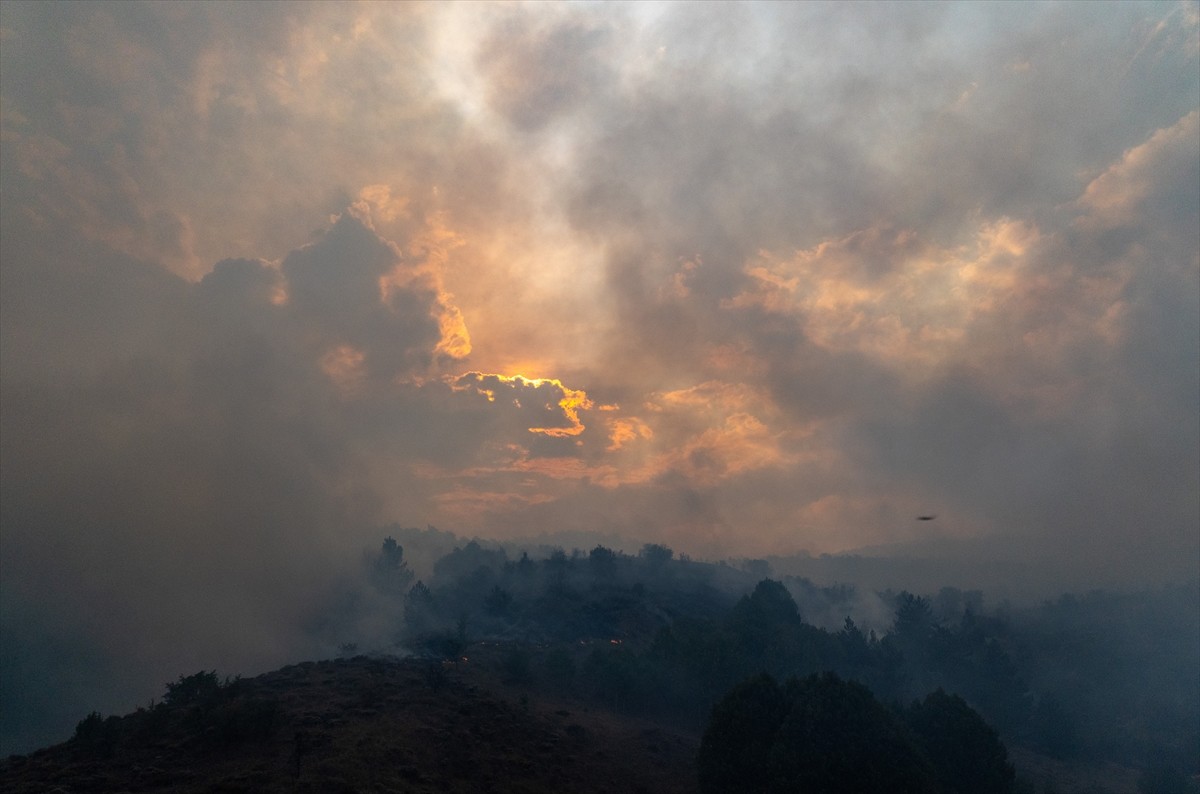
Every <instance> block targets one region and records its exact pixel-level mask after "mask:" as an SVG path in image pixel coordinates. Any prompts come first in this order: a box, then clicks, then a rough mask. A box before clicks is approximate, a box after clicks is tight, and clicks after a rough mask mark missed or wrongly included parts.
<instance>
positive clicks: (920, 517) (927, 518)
mask: <svg viewBox="0 0 1200 794" xmlns="http://www.w3.org/2000/svg"><path fill="white" fill-rule="evenodd" d="M935 518H937V516H917V520H918V521H932V520H933V519H935Z"/></svg>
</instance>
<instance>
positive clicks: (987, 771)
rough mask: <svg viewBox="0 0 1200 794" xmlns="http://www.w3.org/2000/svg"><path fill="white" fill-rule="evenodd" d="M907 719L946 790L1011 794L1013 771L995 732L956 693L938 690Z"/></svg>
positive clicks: (950, 792) (946, 792)
mask: <svg viewBox="0 0 1200 794" xmlns="http://www.w3.org/2000/svg"><path fill="white" fill-rule="evenodd" d="M904 716H905V721H906V722H907V723H908V726H909V728H910V729H912V731H913V733H914V734H915V735H916V737H917V741H918V742H920V744H921V746H922V747H923V749H924V750H925V754H926V756H928V757H929V759H930V760H931V761H933V764H934V768H935V769H936V771H937V776H938V782H939V783H940V784H941V787H942V791H943V792H944V794H1010V792H1012V790H1013V785H1014V780H1015V772H1014V771H1013V767H1012V764H1010V763H1009V762H1008V751H1007V750H1006V749H1005V747H1004V744H1003V743H1002V742H1001V741H1000V737H999V735H998V734H997V733H996V731H995V730H994V729H993V728H992V727H991V726H990V725H988V724H987V723H986V722H984V720H983V717H981V716H979V714H978V713H977V712H976V711H975V710H974V709H972V708H971V707H970V706H968V705H967V702H966V701H965V700H963V699H962V698H961V697H959V696H958V695H947V694H946V693H945V692H943V691H942V690H940V689H939V690H938V691H936V692H934V693H932V694H930V695H927V696H926V697H925V699H924V700H923V701H920V702H917V703H913V704H912V706H911V707H910V708H909V709H908V710H907V711H906V712H905V715H904Z"/></svg>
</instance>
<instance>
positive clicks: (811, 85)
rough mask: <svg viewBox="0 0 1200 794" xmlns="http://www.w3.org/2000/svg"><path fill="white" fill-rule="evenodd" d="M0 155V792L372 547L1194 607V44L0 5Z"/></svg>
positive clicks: (1198, 22) (1166, 12) (1047, 31)
mask: <svg viewBox="0 0 1200 794" xmlns="http://www.w3.org/2000/svg"><path fill="white" fill-rule="evenodd" d="M0 133H2V135H0V199H2V201H0V497H2V498H0V573H2V575H0V631H2V633H3V641H2V645H3V648H0V657H2V658H0V662H3V666H4V669H5V675H4V676H3V680H0V697H2V698H4V699H5V701H6V703H7V713H8V715H9V716H8V717H7V718H6V719H5V722H6V725H5V726H4V727H5V730H4V731H3V733H4V737H5V738H6V739H7V741H8V743H9V746H10V747H23V746H26V745H28V744H29V743H30V742H33V741H34V739H33V738H31V737H34V736H35V735H36V736H37V737H38V739H39V740H40V739H41V738H43V737H44V735H48V734H44V733H43V734H37V733H36V731H37V726H34V725H33V723H32V722H29V721H27V720H26V717H25V716H23V715H28V714H33V713H34V712H37V713H39V714H41V715H42V716H44V717H45V719H46V720H49V719H50V718H51V717H55V715H53V714H50V712H51V711H53V709H52V708H51V706H50V705H49V701H46V700H45V697H46V696H45V695H44V693H45V692H48V691H50V690H52V689H53V690H54V691H56V692H59V693H66V694H65V695H62V697H61V698H60V701H55V703H56V704H58V705H56V706H55V708H61V709H63V710H64V711H63V714H59V715H57V717H55V718H56V719H58V720H59V722H62V721H63V720H64V719H66V718H67V716H71V714H70V712H69V709H70V708H75V709H76V710H77V711H78V710H79V708H80V705H79V704H80V703H84V702H85V701H87V698H88V697H92V698H93V699H95V698H100V700H102V701H104V702H105V703H116V702H119V701H120V698H121V697H127V696H128V693H130V692H141V691H144V689H145V680H146V678H147V676H150V677H151V678H150V680H153V681H154V682H155V686H154V688H153V689H152V690H151V691H152V692H153V691H157V690H158V689H159V687H158V683H159V682H160V681H161V680H168V679H173V678H174V677H175V676H176V675H177V674H178V673H181V672H185V671H190V670H192V669H206V668H211V667H214V666H222V665H225V666H226V667H224V669H228V666H229V665H232V666H235V667H236V668H237V669H245V668H253V667H255V666H259V667H262V666H267V665H272V664H276V665H277V664H280V663H283V662H287V661H294V660H295V659H294V658H293V657H295V656H296V654H301V653H304V652H306V650H305V649H306V648H307V647H308V646H306V645H304V642H303V637H304V636H305V630H306V626H308V624H307V623H306V621H310V620H311V619H312V615H313V614H314V610H315V609H316V607H315V606H314V605H315V604H317V603H318V602H319V601H321V599H323V598H325V597H327V595H328V593H329V592H330V588H332V587H335V585H334V583H335V581H336V579H337V577H338V576H341V575H343V574H345V573H346V572H348V571H351V570H353V569H354V566H355V565H359V564H360V563H361V555H362V553H363V550H364V549H366V548H369V547H371V546H377V545H378V542H379V537H378V536H379V531H378V528H379V527H383V526H386V525H389V524H392V523H397V524H400V525H402V526H418V527H422V526H426V525H433V526H436V527H438V528H440V529H443V530H447V531H452V532H455V533H458V534H460V535H462V536H466V537H470V536H480V537H484V538H494V539H515V538H537V537H540V536H543V535H547V534H548V533H557V532H564V533H593V534H594V536H595V537H603V538H609V539H615V543H616V544H618V545H619V544H622V543H623V544H625V548H626V550H627V551H635V550H636V549H637V548H639V547H640V546H641V544H642V543H645V542H657V543H665V544H667V545H669V546H671V547H672V548H674V549H676V550H678V551H681V552H686V553H688V554H690V555H692V556H694V557H697V558H708V559H713V558H717V557H721V556H724V555H736V556H741V557H746V556H766V555H787V554H795V553H799V552H806V553H809V554H814V555H816V554H826V553H839V552H853V551H859V552H861V551H862V550H867V553H876V554H897V555H903V554H926V555H930V554H932V555H938V554H943V555H948V556H957V558H964V559H965V558H967V557H971V558H973V559H975V560H976V561H978V560H980V559H984V560H987V559H996V560H1001V559H1003V560H1006V561H1016V562H1020V561H1030V562H1032V561H1036V562H1038V563H1039V564H1042V565H1047V564H1048V565H1050V566H1052V567H1054V569H1055V570H1058V571H1061V572H1062V576H1063V579H1064V582H1070V583H1071V584H1072V585H1077V586H1080V587H1084V586H1124V587H1138V586H1148V585H1153V584H1157V583H1162V582H1166V581H1177V580H1186V579H1194V578H1195V577H1196V576H1197V571H1198V570H1200V4H1198V3H1196V2H1182V3H1180V2H1164V3H1020V4H1016V3H1004V4H990V3H964V4H954V3H930V4H922V3H894V4H866V3H836V4H822V3H793V4H781V3H769V4H755V3H730V4H723V3H716V2H713V3H696V4H693V3H672V4H657V3H637V4H621V3H611V4H610V3H604V4H597V3H573V4H552V3H535V4H521V3H517V4H510V3H487V4H484V3H455V4H449V3H432V4H424V3H395V4H393V3H369V4H357V3H303V4H289V3H236V4H235V3H219V4H209V3H202V2H194V3H191V2H190V3H154V4H142V3H139V4H108V3H101V2H95V3H92V2H89V3H67V2H62V3H41V2H38V3H24V2H16V1H15V0H12V1H10V2H5V3H3V4H2V5H0ZM917 515H936V516H937V518H936V520H933V521H915V520H914V519H915V517H916V516H917ZM610 542H614V541H610ZM214 616H219V617H214ZM53 660H57V661H53ZM66 660H71V661H69V662H68V661H66ZM154 676H157V677H154ZM98 682H99V683H98ZM97 692H100V693H101V694H102V695H103V697H101V696H100V695H96V693H97ZM39 698H42V699H39ZM72 698H73V699H72ZM104 698H107V700H104ZM87 702H90V701H87ZM63 704H65V705H63ZM89 709H90V707H84V708H83V709H82V712H81V713H76V714H74V715H73V717H74V720H78V719H79V718H81V717H82V716H83V715H84V714H85V713H86V712H87V711H88V710H89ZM46 715H49V716H46ZM64 715H65V716H64ZM28 719H29V720H32V719H33V718H32V717H29V718H28ZM71 724H73V722H72V723H71ZM51 738H59V737H51Z"/></svg>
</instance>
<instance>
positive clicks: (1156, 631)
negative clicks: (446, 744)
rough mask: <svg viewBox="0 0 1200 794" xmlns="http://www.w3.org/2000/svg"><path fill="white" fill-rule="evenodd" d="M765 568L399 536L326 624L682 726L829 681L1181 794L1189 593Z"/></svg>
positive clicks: (1194, 727) (907, 714)
mask: <svg viewBox="0 0 1200 794" xmlns="http://www.w3.org/2000/svg"><path fill="white" fill-rule="evenodd" d="M450 543H453V544H454V545H453V547H452V548H450V549H449V550H448V551H445V553H441V554H432V553H430V550H439V549H444V548H445V546H446V545H449V544H450ZM406 548H413V549H414V550H421V552H420V553H423V554H425V555H426V560H427V561H428V560H432V564H431V565H430V564H428V562H427V564H426V565H425V567H426V568H428V571H424V569H422V570H423V573H421V575H418V573H417V571H416V570H414V569H413V566H410V559H409V557H408V556H406V552H405V549H406ZM414 559H416V558H415V557H414ZM770 568H771V566H770V564H769V563H768V562H766V561H763V560H735V561H718V562H702V561H697V560H692V559H689V558H688V557H687V556H686V555H676V554H675V553H674V551H673V550H672V549H670V548H668V547H666V546H663V545H659V544H646V545H644V546H642V547H641V548H640V550H638V551H637V552H636V553H632V554H630V553H625V552H624V551H622V550H616V549H612V548H607V547H605V546H603V545H596V546H594V547H592V548H591V549H589V550H586V551H585V550H582V549H572V550H569V551H568V550H566V549H563V548H560V547H546V546H543V547H534V548H516V547H515V546H509V547H505V546H504V545H502V544H499V543H492V542H482V541H470V542H466V543H461V542H459V541H458V540H457V539H454V538H453V537H452V536H446V535H444V534H443V533H438V532H437V531H436V530H433V529H432V528H430V529H428V530H413V529H404V528H401V527H393V528H391V530H390V534H389V536H388V537H387V538H386V539H385V540H384V541H383V543H382V545H381V546H380V547H379V549H378V550H377V551H376V552H374V553H372V554H369V555H368V556H367V558H366V559H365V560H364V577H363V581H362V582H361V583H359V584H358V585H350V584H348V586H347V588H346V592H345V595H344V598H343V603H342V604H341V605H340V606H339V608H338V610H336V612H335V614H333V615H331V616H330V618H329V624H328V625H327V626H325V627H323V629H324V630H325V631H326V632H327V633H328V635H329V636H331V637H335V638H336V639H337V645H338V647H339V652H340V653H341V654H343V655H354V654H362V653H368V654H369V653H402V654H413V655H416V656H418V657H424V658H428V659H430V660H431V661H433V660H445V659H453V660H456V661H458V660H461V662H462V663H470V656H471V655H472V654H476V655H479V654H484V655H490V656H492V657H495V658H498V659H499V660H500V664H501V666H502V669H503V670H504V671H505V673H506V675H507V677H508V678H509V679H510V680H511V681H513V682H517V683H521V684H523V685H526V686H529V687H533V688H535V689H539V690H543V691H547V692H558V693H564V694H569V695H570V696H572V697H575V698H580V699H585V700H587V701H590V702H594V703H596V704H598V705H601V706H603V707H605V708H609V709H612V710H614V711H617V712H621V713H628V714H635V715H642V716H648V717H653V718H655V719H659V720H667V721H670V722H673V723H675V724H678V725H681V726H684V727H688V728H691V729H694V730H701V729H704V728H705V726H706V725H707V726H709V727H710V728H711V727H712V726H711V725H710V723H709V721H710V719H713V718H715V716H714V715H715V714H716V712H714V705H717V704H724V706H726V707H729V703H728V702H725V701H723V700H722V699H723V698H727V696H729V697H732V695H731V692H737V691H739V690H738V689H737V688H738V687H742V688H743V690H744V688H745V687H747V686H752V684H750V683H748V682H753V681H755V680H757V681H758V686H760V687H763V686H767V687H779V692H792V693H795V692H797V691H808V690H812V691H817V690H814V689H813V687H818V689H819V683H820V682H822V681H824V682H825V685H826V686H828V685H829V682H830V681H836V682H838V686H841V687H843V688H844V687H855V689H854V690H853V692H851V695H847V696H848V697H849V696H853V697H858V698H859V699H860V700H861V699H863V698H869V699H870V700H871V701H872V703H876V704H881V705H880V706H879V707H880V708H886V709H890V712H889V713H890V714H891V715H892V717H894V718H895V720H898V721H899V722H905V720H908V722H909V724H910V728H911V722H912V719H914V717H913V714H914V713H917V712H919V711H920V709H921V708H922V707H923V705H922V704H924V707H930V704H934V705H938V704H940V705H941V706H943V707H944V706H945V705H946V703H949V702H951V701H952V702H953V703H954V704H955V705H956V706H957V705H958V704H961V706H962V708H963V709H965V710H966V711H967V712H970V713H971V714H973V715H977V717H978V718H981V724H984V725H985V727H987V729H988V730H994V732H995V734H996V736H997V737H998V738H999V739H1001V740H1002V741H1003V743H1004V744H1005V745H1007V746H1009V747H1020V748H1026V749H1028V750H1030V751H1032V752H1035V753H1038V754H1040V755H1043V756H1047V757H1050V758H1056V759H1074V760H1083V761H1095V762H1116V763H1120V764H1124V765H1127V766H1130V767H1135V768H1138V769H1140V770H1142V790H1143V791H1147V792H1158V791H1162V792H1166V791H1181V792H1182V791H1188V790H1192V789H1194V780H1193V778H1194V776H1195V775H1196V774H1197V772H1198V771H1200V680H1198V678H1197V676H1196V671H1197V670H1200V658H1198V657H1200V641H1198V638H1200V626H1198V625H1197V620H1198V618H1197V615H1196V611H1195V605H1196V603H1198V599H1200V592H1198V590H1197V588H1196V587H1195V586H1191V587H1163V588H1161V589H1159V590H1155V591H1146V592H1139V593H1111V592H1104V591H1094V592H1089V593H1085V594H1063V595H1061V596H1060V597H1058V598H1056V599H1049V600H1044V601H1042V602H1041V603H1037V604H1027V605H1014V604H1012V603H1009V602H1007V601H1001V602H999V603H995V604H992V603H989V602H988V600H987V598H986V595H985V593H983V592H980V591H977V590H966V591H964V590H961V589H958V588H952V587H943V588H941V589H939V590H938V591H937V592H932V593H912V592H908V591H905V590H901V591H898V592H896V591H891V590H884V591H871V592H862V591H860V590H859V589H858V588H857V587H856V586H855V585H854V584H852V583H832V584H824V585H818V584H815V583H813V582H812V581H810V580H809V579H806V578H801V577H796V576H782V577H779V578H773V577H772V571H771V569H770ZM756 676H760V677H761V676H765V678H759V679H756V678H755V677H756ZM822 676H824V678H822ZM765 682H769V683H765ZM806 688H807V690H806ZM839 691H841V690H839ZM847 691H849V690H847ZM781 699H782V700H786V698H784V697H782V695H781V696H780V697H777V698H767V700H769V701H772V702H780V701H781ZM864 702H865V701H864ZM872 708H874V706H872ZM727 710H728V708H727ZM914 710H915V711H914ZM780 719H782V717H781V718H780ZM889 719H891V718H889ZM980 730H982V729H980ZM907 735H909V736H912V735H915V734H914V733H913V731H912V730H909V731H908V733H907ZM708 737H709V735H708V734H706V741H708ZM768 740H769V737H767V739H764V741H766V742H767V744H768V745H769V743H770V742H769V741H768ZM765 746H766V745H764V747H765ZM760 749H761V748H760ZM764 751H765V750H764ZM926 755H929V754H928V753H927V754H926ZM702 756H704V753H703V752H702ZM925 772H929V770H925ZM925 772H922V774H924V773H925ZM934 772H937V770H934ZM702 780H703V777H702ZM1189 787H1191V788H1189ZM710 790H720V789H719V787H718V788H713V789H710ZM764 790H766V789H764ZM963 790H984V789H982V788H978V786H977V785H976V786H974V787H972V788H963Z"/></svg>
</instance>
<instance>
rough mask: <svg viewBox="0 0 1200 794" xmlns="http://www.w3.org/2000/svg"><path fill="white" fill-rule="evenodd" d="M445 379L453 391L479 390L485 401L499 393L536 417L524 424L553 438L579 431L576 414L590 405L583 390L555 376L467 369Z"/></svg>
mask: <svg viewBox="0 0 1200 794" xmlns="http://www.w3.org/2000/svg"><path fill="white" fill-rule="evenodd" d="M447 383H448V384H449V385H450V388H451V389H453V390H454V391H456V392H471V393H474V394H478V395H481V396H483V397H485V398H486V399H487V401H488V402H497V398H501V397H502V398H503V400H504V402H505V403H506V404H507V405H509V406H511V407H513V408H516V409H517V410H518V411H520V412H521V414H522V416H528V417H530V418H532V419H537V420H539V421H535V422H531V423H530V424H529V426H528V427H527V428H526V429H527V430H528V431H529V432H530V433H539V434H542V435H546V436H551V437H554V438H563V437H570V436H578V435H579V434H581V433H582V432H583V431H584V429H585V426H584V424H583V422H582V420H580V418H579V412H580V411H581V410H587V409H590V408H592V407H593V403H592V401H591V400H590V399H589V398H588V396H587V393H586V392H584V391H583V390H582V389H571V388H568V387H567V386H564V385H563V383H562V381H560V380H558V379H557V378H526V377H525V376H524V375H495V374H485V373H482V372H467V373H465V374H463V375H459V376H457V377H453V378H448V379H447Z"/></svg>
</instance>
